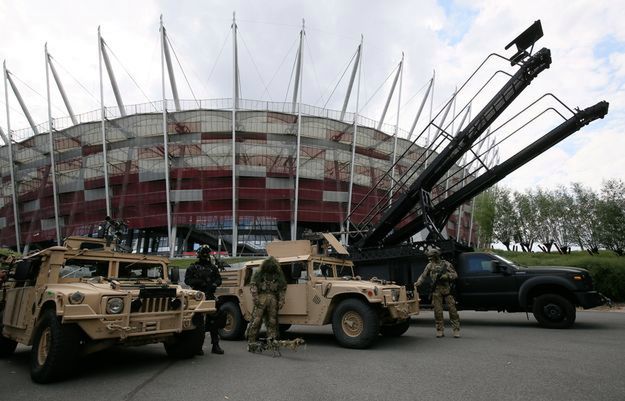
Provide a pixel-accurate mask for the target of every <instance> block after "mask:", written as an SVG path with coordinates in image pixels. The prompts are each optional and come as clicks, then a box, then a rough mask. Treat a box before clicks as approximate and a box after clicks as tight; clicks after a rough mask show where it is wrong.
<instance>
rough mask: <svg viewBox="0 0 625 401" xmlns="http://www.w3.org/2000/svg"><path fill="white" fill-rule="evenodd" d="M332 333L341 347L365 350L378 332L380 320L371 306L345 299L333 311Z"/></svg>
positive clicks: (355, 300) (356, 300)
mask: <svg viewBox="0 0 625 401" xmlns="http://www.w3.org/2000/svg"><path fill="white" fill-rule="evenodd" d="M332 331H333V332H334V337H336V339H337V341H338V342H339V344H340V345H341V346H342V347H345V348H367V347H369V346H370V345H371V344H372V343H373V341H374V340H375V338H376V337H377V336H378V333H379V332H380V320H379V319H378V315H377V314H376V312H375V310H373V308H372V307H371V306H369V305H367V304H366V303H364V302H362V301H360V300H358V299H346V300H344V301H342V302H341V303H340V304H338V306H337V307H336V309H335V310H334V314H333V316H332Z"/></svg>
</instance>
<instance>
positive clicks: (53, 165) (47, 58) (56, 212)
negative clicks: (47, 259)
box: [44, 43, 76, 245]
mask: <svg viewBox="0 0 625 401" xmlns="http://www.w3.org/2000/svg"><path fill="white" fill-rule="evenodd" d="M44 52H45V62H46V93H47V97H48V138H49V139H50V174H51V176H52V198H53V199H54V223H55V224H54V227H55V228H56V244H57V245H61V225H60V222H59V200H58V192H57V187H56V161H55V160H54V138H53V137H52V100H51V99H50V69H49V68H48V66H49V65H50V55H49V54H48V44H47V43H46V44H45V46H44ZM57 84H58V81H57ZM63 93H64V92H63ZM66 105H67V104H66ZM68 110H71V108H70V109H68ZM70 115H71V116H72V121H73V122H74V124H75V121H76V117H74V116H73V115H72V114H71V111H70Z"/></svg>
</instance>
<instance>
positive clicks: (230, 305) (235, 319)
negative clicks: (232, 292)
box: [219, 301, 247, 340]
mask: <svg viewBox="0 0 625 401" xmlns="http://www.w3.org/2000/svg"><path fill="white" fill-rule="evenodd" d="M219 310H220V311H221V312H222V313H225V314H226V325H225V326H224V328H223V329H219V337H221V338H223V339H224V340H240V339H242V338H243V336H244V335H245V329H246V328H247V322H246V321H245V319H243V314H242V313H241V308H239V305H238V304H236V303H234V302H232V301H228V302H226V303H224V304H223V305H221V307H220V308H219Z"/></svg>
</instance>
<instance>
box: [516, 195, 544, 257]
mask: <svg viewBox="0 0 625 401" xmlns="http://www.w3.org/2000/svg"><path fill="white" fill-rule="evenodd" d="M512 198H513V205H514V220H515V222H516V224H515V228H516V230H515V233H514V239H515V241H516V242H517V243H519V244H520V245H521V249H522V250H523V252H531V251H532V248H533V247H534V242H535V241H536V239H537V237H538V233H539V231H540V224H539V221H540V218H539V216H538V213H537V212H536V211H537V206H536V196H535V195H534V193H533V192H532V191H528V192H527V193H520V192H516V191H515V192H514V194H513V195H512Z"/></svg>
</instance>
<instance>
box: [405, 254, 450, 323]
mask: <svg viewBox="0 0 625 401" xmlns="http://www.w3.org/2000/svg"><path fill="white" fill-rule="evenodd" d="M428 277H429V278H430V279H432V283H433V291H432V306H433V307H434V321H435V325H436V331H437V332H442V331H443V329H444V320H443V302H447V308H448V309H449V320H450V323H451V327H452V329H453V330H454V332H456V331H458V330H460V316H459V315H458V310H457V308H456V300H455V298H454V296H453V295H451V285H452V282H453V281H454V280H455V279H456V278H458V274H457V273H456V270H454V267H453V266H452V264H451V263H449V262H447V261H446V260H442V259H439V258H435V259H433V260H431V261H430V263H428V264H427V266H426V267H425V270H424V271H423V273H421V276H419V279H418V280H417V282H416V286H420V285H421V283H423V281H424V280H425V279H426V278H428Z"/></svg>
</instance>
